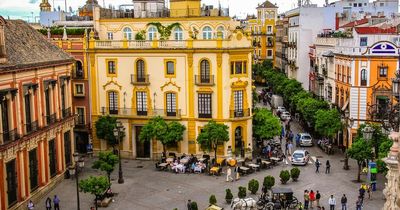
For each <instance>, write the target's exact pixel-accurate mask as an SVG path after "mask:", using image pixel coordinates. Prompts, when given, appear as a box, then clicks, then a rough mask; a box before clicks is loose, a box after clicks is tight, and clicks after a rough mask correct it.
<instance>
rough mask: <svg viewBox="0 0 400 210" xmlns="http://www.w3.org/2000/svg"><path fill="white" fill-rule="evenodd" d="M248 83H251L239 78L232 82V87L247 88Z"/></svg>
mask: <svg viewBox="0 0 400 210" xmlns="http://www.w3.org/2000/svg"><path fill="white" fill-rule="evenodd" d="M248 84H249V82H247V81H242V80H240V79H239V80H238V81H236V82H232V84H231V88H245V87H247V85H248Z"/></svg>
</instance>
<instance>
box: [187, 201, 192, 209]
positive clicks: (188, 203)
mask: <svg viewBox="0 0 400 210" xmlns="http://www.w3.org/2000/svg"><path fill="white" fill-rule="evenodd" d="M187 209H188V210H192V201H191V200H188V202H187Z"/></svg>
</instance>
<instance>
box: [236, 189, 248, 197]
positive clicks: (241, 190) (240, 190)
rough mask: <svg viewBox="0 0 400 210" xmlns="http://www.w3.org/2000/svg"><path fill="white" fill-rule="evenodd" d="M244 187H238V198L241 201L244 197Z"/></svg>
mask: <svg viewBox="0 0 400 210" xmlns="http://www.w3.org/2000/svg"><path fill="white" fill-rule="evenodd" d="M246 194H247V193H246V187H242V186H239V191H238V197H239V198H241V199H243V198H245V197H246Z"/></svg>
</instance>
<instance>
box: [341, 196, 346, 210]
mask: <svg viewBox="0 0 400 210" xmlns="http://www.w3.org/2000/svg"><path fill="white" fill-rule="evenodd" d="M340 203H341V204H342V210H347V197H346V194H343V196H342V199H340Z"/></svg>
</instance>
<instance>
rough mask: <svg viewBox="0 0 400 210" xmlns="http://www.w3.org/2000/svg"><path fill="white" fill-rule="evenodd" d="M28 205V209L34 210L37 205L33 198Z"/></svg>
mask: <svg viewBox="0 0 400 210" xmlns="http://www.w3.org/2000/svg"><path fill="white" fill-rule="evenodd" d="M26 206H27V207H28V210H33V209H34V208H35V205H34V204H33V201H32V200H29V202H28V205H26Z"/></svg>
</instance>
